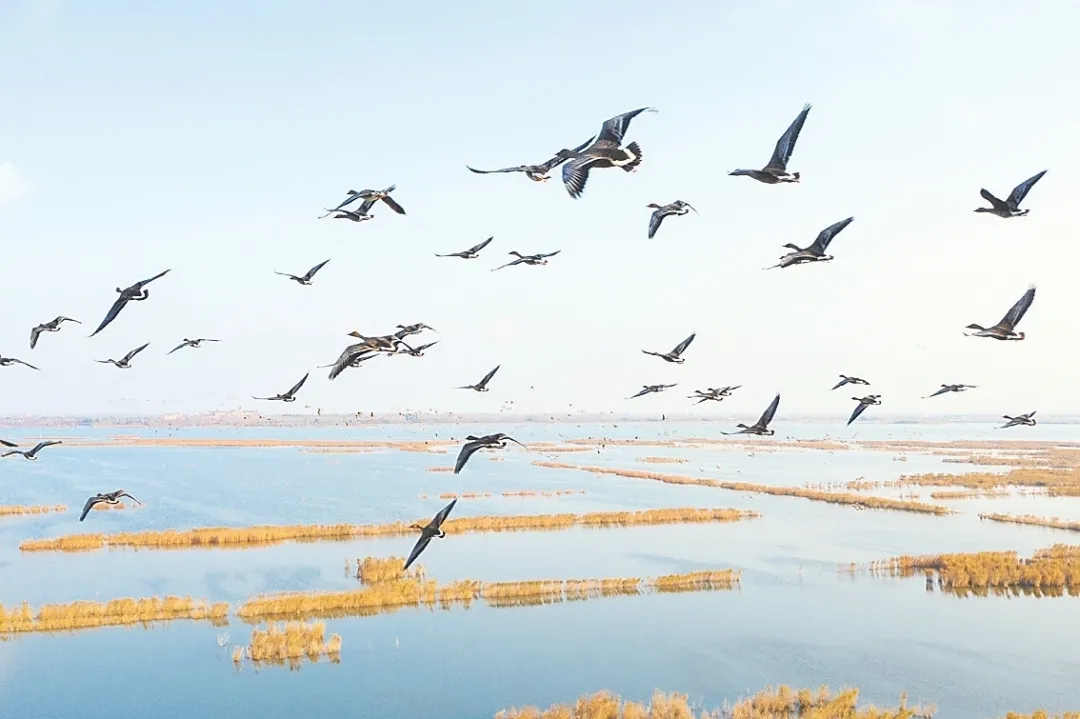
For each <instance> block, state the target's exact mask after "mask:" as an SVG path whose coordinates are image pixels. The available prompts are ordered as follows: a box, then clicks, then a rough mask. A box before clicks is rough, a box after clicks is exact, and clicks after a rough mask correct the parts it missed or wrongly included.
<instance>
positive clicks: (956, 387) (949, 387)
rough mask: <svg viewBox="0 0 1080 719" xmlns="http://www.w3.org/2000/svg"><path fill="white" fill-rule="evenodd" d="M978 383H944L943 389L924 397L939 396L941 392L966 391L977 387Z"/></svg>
mask: <svg viewBox="0 0 1080 719" xmlns="http://www.w3.org/2000/svg"><path fill="white" fill-rule="evenodd" d="M977 386H978V385H973V384H943V385H941V389H939V390H938V391H937V392H934V393H933V394H928V395H926V396H925V397H923V399H930V398H931V397H937V396H938V395H939V394H945V393H946V392H966V391H967V390H969V389H975V388H976V387H977Z"/></svg>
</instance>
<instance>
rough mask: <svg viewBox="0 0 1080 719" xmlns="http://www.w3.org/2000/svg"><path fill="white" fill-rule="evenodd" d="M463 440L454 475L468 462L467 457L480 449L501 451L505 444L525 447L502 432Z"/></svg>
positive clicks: (455, 463)
mask: <svg viewBox="0 0 1080 719" xmlns="http://www.w3.org/2000/svg"><path fill="white" fill-rule="evenodd" d="M465 439H466V440H467V441H466V442H465V444H464V445H462V447H461V451H460V452H458V456H457V461H456V462H454V474H458V473H460V472H461V469H462V468H463V467H464V466H465V463H466V462H468V461H469V457H472V456H473V455H474V454H476V453H477V451H479V450H481V449H503V448H505V447H506V443H507V442H513V443H514V444H517V445H519V446H521V447H525V445H523V444H521V442H518V441H517V440H516V439H514V438H513V437H511V436H510V435H508V434H503V433H502V432H496V433H495V434H485V435H484V436H483V437H477V436H475V435H472V434H470V435H469V436H468V437H466V438H465ZM525 449H528V447H525Z"/></svg>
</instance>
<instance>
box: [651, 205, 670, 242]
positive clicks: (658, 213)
mask: <svg viewBox="0 0 1080 719" xmlns="http://www.w3.org/2000/svg"><path fill="white" fill-rule="evenodd" d="M665 217H667V213H666V212H664V210H663V208H661V209H659V210H654V211H653V213H652V216H651V217H650V218H649V239H650V240H651V239H652V238H653V237H654V236H656V231H657V230H659V229H660V223H661V222H663V221H664V218H665Z"/></svg>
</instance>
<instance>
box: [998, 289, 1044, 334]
mask: <svg viewBox="0 0 1080 719" xmlns="http://www.w3.org/2000/svg"><path fill="white" fill-rule="evenodd" d="M1034 301H1035V285H1031V286H1030V287H1028V289H1027V292H1025V293H1024V295H1023V296H1022V297H1021V298H1020V299H1018V300H1017V301H1016V304H1015V305H1013V306H1012V307H1011V308H1010V309H1009V311H1008V313H1007V314H1006V315H1005V316H1004V317H1002V318H1001V322H998V326H999V327H1004V328H1008V329H1010V330H1011V329H1013V328H1014V327H1016V325H1018V324H1020V320H1022V319H1024V315H1025V314H1026V313H1027V311H1028V308H1029V307H1031V303H1032V302H1034Z"/></svg>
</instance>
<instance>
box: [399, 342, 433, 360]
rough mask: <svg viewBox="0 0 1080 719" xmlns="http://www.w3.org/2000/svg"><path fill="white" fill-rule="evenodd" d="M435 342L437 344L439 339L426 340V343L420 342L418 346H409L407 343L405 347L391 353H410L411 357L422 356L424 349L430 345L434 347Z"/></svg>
mask: <svg viewBox="0 0 1080 719" xmlns="http://www.w3.org/2000/svg"><path fill="white" fill-rule="evenodd" d="M403 344H404V343H403ZM437 344H439V340H435V341H434V342H428V343H426V344H422V345H420V346H419V347H409V346H408V345H405V347H406V349H404V350H398V351H397V352H393V353H392V354H407V355H411V356H413V357H423V356H424V350H427V349H430V348H431V347H434V346H435V345H437Z"/></svg>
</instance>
